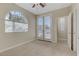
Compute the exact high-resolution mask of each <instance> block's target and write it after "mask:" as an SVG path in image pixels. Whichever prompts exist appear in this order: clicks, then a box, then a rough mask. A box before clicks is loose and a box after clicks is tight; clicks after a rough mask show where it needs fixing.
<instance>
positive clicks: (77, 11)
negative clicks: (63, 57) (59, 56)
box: [75, 4, 79, 56]
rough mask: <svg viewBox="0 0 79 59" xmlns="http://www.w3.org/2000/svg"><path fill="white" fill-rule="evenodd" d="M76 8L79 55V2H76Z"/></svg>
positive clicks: (78, 48) (78, 52)
mask: <svg viewBox="0 0 79 59" xmlns="http://www.w3.org/2000/svg"><path fill="white" fill-rule="evenodd" d="M75 9H76V20H77V22H76V26H77V32H76V34H77V37H76V40H77V55H78V56H79V4H76V5H75Z"/></svg>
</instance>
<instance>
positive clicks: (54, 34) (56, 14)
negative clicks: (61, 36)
mask: <svg viewBox="0 0 79 59" xmlns="http://www.w3.org/2000/svg"><path fill="white" fill-rule="evenodd" d="M70 11H71V6H69V7H65V8H62V9H57V10H55V11H51V12H48V13H44V14H41V15H42V16H51V17H52V23H53V24H52V42H54V43H57V41H58V36H57V22H58V19H59V18H60V17H63V16H68V14H69V13H70Z"/></svg>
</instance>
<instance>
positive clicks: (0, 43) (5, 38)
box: [0, 3, 35, 52]
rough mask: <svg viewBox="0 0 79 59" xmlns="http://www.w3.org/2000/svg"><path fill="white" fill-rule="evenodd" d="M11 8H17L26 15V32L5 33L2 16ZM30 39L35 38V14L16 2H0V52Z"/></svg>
mask: <svg viewBox="0 0 79 59" xmlns="http://www.w3.org/2000/svg"><path fill="white" fill-rule="evenodd" d="M11 10H19V11H21V12H22V13H23V14H24V16H26V18H27V20H28V24H29V31H28V32H21V33H19V32H16V33H5V23H4V18H5V16H6V14H7V13H8V12H9V11H11ZM32 40H35V15H33V14H32V13H30V12H28V11H27V10H25V9H23V8H21V7H19V6H17V5H16V4H11V3H9V4H8V3H5V4H3V3H0V52H1V51H4V50H6V49H8V48H11V47H14V46H17V45H18V44H22V43H25V42H28V41H32Z"/></svg>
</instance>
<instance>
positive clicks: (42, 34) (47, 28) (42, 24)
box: [36, 16, 51, 41]
mask: <svg viewBox="0 0 79 59" xmlns="http://www.w3.org/2000/svg"><path fill="white" fill-rule="evenodd" d="M36 36H37V39H39V40H44V41H51V17H50V16H38V17H37V35H36Z"/></svg>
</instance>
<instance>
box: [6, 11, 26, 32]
mask: <svg viewBox="0 0 79 59" xmlns="http://www.w3.org/2000/svg"><path fill="white" fill-rule="evenodd" d="M27 31H28V22H27V19H26V18H25V16H24V15H23V14H22V13H21V12H20V11H10V12H9V13H8V14H7V15H6V17H5V32H27Z"/></svg>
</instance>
